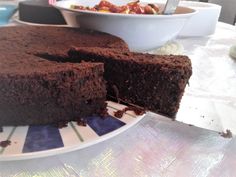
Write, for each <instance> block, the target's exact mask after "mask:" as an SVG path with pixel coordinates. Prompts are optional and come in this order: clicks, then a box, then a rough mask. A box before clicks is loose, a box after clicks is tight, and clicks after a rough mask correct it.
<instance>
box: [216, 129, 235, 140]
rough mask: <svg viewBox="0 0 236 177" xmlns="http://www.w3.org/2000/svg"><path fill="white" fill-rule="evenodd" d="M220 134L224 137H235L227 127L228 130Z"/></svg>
mask: <svg viewBox="0 0 236 177" xmlns="http://www.w3.org/2000/svg"><path fill="white" fill-rule="evenodd" d="M219 134H220V135H221V136H222V137H224V138H232V137H233V134H232V132H231V131H230V130H229V129H227V130H226V132H221V133H219Z"/></svg>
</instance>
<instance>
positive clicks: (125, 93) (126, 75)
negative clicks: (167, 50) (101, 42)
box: [68, 47, 192, 117]
mask: <svg viewBox="0 0 236 177" xmlns="http://www.w3.org/2000/svg"><path fill="white" fill-rule="evenodd" d="M68 55H69V57H68V61H69V62H81V61H82V60H83V61H93V62H102V63H104V65H105V74H104V77H105V80H106V81H107V82H108V89H107V90H108V95H111V96H112V97H117V98H118V100H119V99H120V100H121V101H123V102H125V103H132V104H136V105H138V106H141V107H144V108H147V109H149V110H151V111H154V112H157V113H161V114H164V115H167V116H170V117H174V116H175V114H176V113H177V111H178V108H179V103H180V100H181V98H182V95H183V93H184V89H185V86H186V84H187V83H188V80H189V78H190V76H191V74H192V69H191V62H190V60H189V58H188V57H187V56H174V55H165V56H163V55H159V56H158V55H150V54H140V53H133V52H128V51H122V50H117V49H104V48H99V47H93V48H91V47H79V48H72V49H71V50H70V51H69V52H68Z"/></svg>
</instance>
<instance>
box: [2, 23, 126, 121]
mask: <svg viewBox="0 0 236 177" xmlns="http://www.w3.org/2000/svg"><path fill="white" fill-rule="evenodd" d="M0 33H1V36H0V53H1V55H0V66H1V70H0V83H1V84H0V126H3V125H34V124H48V123H54V122H58V121H68V120H75V119H78V118H83V117H86V116H91V115H92V114H96V113H97V114H99V112H101V111H103V110H104V109H105V106H106V105H105V100H106V88H105V82H104V80H103V64H102V63H89V62H87V63H62V62H57V61H50V60H46V59H43V58H41V57H40V55H38V54H39V53H42V52H44V53H57V54H60V53H62V52H64V51H67V50H68V49H69V48H70V46H71V45H76V46H87V47H93V46H100V47H107V48H109V47H112V48H114V47H118V48H124V50H127V45H126V44H125V43H124V42H123V41H122V40H120V39H119V38H116V37H113V36H111V35H107V34H104V33H98V32H93V31H86V30H80V29H71V28H60V27H59V28H56V27H33V26H32V27H30V26H26V27H6V28H0Z"/></svg>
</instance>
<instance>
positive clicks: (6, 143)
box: [0, 140, 11, 148]
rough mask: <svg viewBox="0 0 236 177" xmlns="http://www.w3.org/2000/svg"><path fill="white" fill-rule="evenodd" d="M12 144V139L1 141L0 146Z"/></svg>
mask: <svg viewBox="0 0 236 177" xmlns="http://www.w3.org/2000/svg"><path fill="white" fill-rule="evenodd" d="M9 145H11V141H10V140H5V141H0V147H2V148H5V147H7V146H9Z"/></svg>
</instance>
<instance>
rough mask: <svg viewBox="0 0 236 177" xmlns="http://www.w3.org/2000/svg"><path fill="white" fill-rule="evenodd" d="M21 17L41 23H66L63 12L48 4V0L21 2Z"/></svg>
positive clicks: (23, 19) (27, 20)
mask: <svg viewBox="0 0 236 177" xmlns="http://www.w3.org/2000/svg"><path fill="white" fill-rule="evenodd" d="M19 19H20V20H22V21H25V22H31V23H39V24H57V25H65V24H66V22H65V20H64V18H63V16H62V14H61V12H60V11H59V10H58V9H56V8H54V7H53V6H51V5H49V4H48V0H33V1H32V0H27V1H21V2H19Z"/></svg>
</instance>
